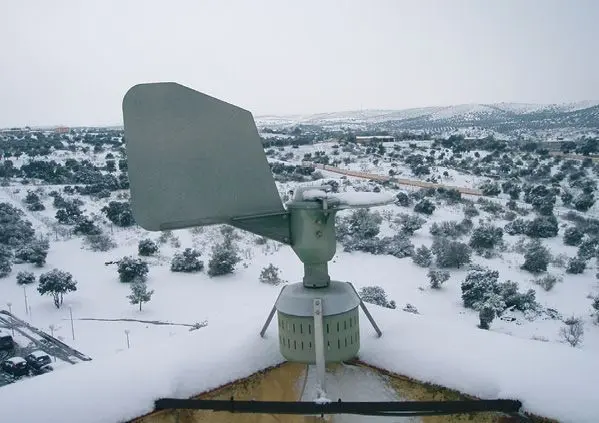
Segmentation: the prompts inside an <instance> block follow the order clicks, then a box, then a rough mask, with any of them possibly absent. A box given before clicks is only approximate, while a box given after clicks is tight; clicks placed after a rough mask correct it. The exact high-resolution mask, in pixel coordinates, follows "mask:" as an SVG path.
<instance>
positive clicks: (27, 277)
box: [17, 272, 35, 285]
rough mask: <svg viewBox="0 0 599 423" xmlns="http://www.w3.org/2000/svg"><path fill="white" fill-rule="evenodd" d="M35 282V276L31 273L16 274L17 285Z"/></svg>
mask: <svg viewBox="0 0 599 423" xmlns="http://www.w3.org/2000/svg"><path fill="white" fill-rule="evenodd" d="M34 282H35V275H34V274H33V273H31V272H19V273H17V284H19V285H29V284H32V283H34Z"/></svg>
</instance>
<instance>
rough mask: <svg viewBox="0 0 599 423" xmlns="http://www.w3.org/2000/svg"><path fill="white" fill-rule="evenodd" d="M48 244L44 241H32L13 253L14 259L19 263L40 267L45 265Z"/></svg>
mask: <svg viewBox="0 0 599 423" xmlns="http://www.w3.org/2000/svg"><path fill="white" fill-rule="evenodd" d="M49 248H50V244H49V243H48V240H46V239H39V240H32V241H31V242H29V243H27V244H26V245H23V246H22V247H19V248H18V249H17V250H16V251H15V258H16V259H17V260H18V261H19V262H21V263H34V264H35V265H36V266H37V267H42V266H43V265H44V264H45V263H46V257H47V256H48V249H49Z"/></svg>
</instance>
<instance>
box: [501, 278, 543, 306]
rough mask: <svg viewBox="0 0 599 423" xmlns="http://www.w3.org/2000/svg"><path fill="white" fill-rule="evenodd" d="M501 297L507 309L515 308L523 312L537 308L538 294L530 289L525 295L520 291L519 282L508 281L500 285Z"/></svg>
mask: <svg viewBox="0 0 599 423" xmlns="http://www.w3.org/2000/svg"><path fill="white" fill-rule="evenodd" d="M499 289H500V295H501V298H503V301H504V302H505V307H507V308H514V309H515V310H519V311H522V312H526V311H529V310H533V309H535V308H536V307H537V302H536V293H535V290H534V289H529V290H528V291H526V292H525V293H524V294H522V293H521V292H520V291H519V286H518V283H517V282H512V281H506V282H503V283H501V284H499Z"/></svg>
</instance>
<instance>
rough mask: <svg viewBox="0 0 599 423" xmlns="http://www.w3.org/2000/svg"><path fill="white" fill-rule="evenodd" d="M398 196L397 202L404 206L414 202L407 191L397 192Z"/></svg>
mask: <svg viewBox="0 0 599 423" xmlns="http://www.w3.org/2000/svg"><path fill="white" fill-rule="evenodd" d="M396 198H397V201H396V204H398V205H400V206H402V207H410V204H412V200H411V199H410V197H409V196H408V194H406V193H405V192H399V193H397V195H396Z"/></svg>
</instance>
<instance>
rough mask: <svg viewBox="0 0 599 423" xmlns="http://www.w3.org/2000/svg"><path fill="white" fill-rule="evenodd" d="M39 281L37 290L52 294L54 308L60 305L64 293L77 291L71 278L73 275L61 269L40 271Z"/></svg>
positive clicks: (75, 283) (43, 293)
mask: <svg viewBox="0 0 599 423" xmlns="http://www.w3.org/2000/svg"><path fill="white" fill-rule="evenodd" d="M39 281H40V282H39V285H38V286H37V291H38V292H39V293H40V294H41V295H46V294H47V295H52V297H53V299H54V305H55V306H56V308H60V306H62V301H63V296H64V294H66V293H68V292H72V291H77V282H76V281H74V280H73V275H71V274H70V273H69V272H64V271H62V270H58V269H52V270H50V271H49V272H46V273H42V274H41V275H40V278H39Z"/></svg>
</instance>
